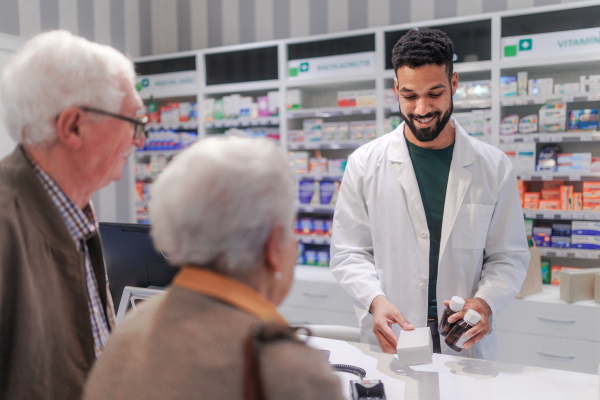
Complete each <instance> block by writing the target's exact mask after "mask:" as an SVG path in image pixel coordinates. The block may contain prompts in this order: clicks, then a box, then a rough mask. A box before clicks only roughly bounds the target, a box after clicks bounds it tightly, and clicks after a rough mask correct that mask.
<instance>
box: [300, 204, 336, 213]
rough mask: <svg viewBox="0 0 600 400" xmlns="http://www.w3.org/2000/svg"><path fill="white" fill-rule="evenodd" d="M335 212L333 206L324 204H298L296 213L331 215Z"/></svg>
mask: <svg viewBox="0 0 600 400" xmlns="http://www.w3.org/2000/svg"><path fill="white" fill-rule="evenodd" d="M334 210H335V206H328V205H325V204H322V205H314V206H313V205H310V204H300V205H299V206H298V212H301V213H314V214H333V211H334Z"/></svg>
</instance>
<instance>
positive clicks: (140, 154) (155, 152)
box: [133, 149, 183, 158]
mask: <svg viewBox="0 0 600 400" xmlns="http://www.w3.org/2000/svg"><path fill="white" fill-rule="evenodd" d="M182 151H183V149H179V150H137V151H134V152H133V154H135V156H136V157H137V158H142V157H148V156H165V157H172V156H176V155H177V154H179V153H181V152H182Z"/></svg>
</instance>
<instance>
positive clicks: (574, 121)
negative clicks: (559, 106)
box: [569, 108, 598, 131]
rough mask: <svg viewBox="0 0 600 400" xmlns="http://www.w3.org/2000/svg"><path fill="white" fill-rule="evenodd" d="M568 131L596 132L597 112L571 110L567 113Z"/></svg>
mask: <svg viewBox="0 0 600 400" xmlns="http://www.w3.org/2000/svg"><path fill="white" fill-rule="evenodd" d="M569 130H570V131H597V130H598V110H596V109H591V108H588V109H585V110H572V111H569Z"/></svg>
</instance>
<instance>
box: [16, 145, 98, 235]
mask: <svg viewBox="0 0 600 400" xmlns="http://www.w3.org/2000/svg"><path fill="white" fill-rule="evenodd" d="M21 150H22V151H23V154H24V155H25V158H27V160H28V161H29V163H30V164H31V166H32V167H33V170H34V171H35V174H36V176H37V178H38V179H39V181H40V182H41V184H42V186H43V187H44V189H45V190H46V192H47V193H48V195H49V196H50V198H51V199H52V202H53V203H54V204H55V205H56V207H57V208H58V211H59V212H60V215H61V216H62V217H63V220H64V221H65V224H66V225H67V228H68V229H69V233H70V234H71V237H72V238H73V240H74V241H75V243H76V244H79V243H80V242H81V241H86V240H88V239H89V238H91V237H92V236H93V235H94V233H95V232H96V229H97V228H96V226H97V221H96V214H95V213H94V208H93V206H92V202H91V201H90V202H89V203H88V204H87V205H86V206H85V207H84V208H83V210H82V209H80V208H79V207H77V205H75V203H73V202H72V201H71V199H69V198H68V197H67V195H66V194H65V193H64V192H63V191H62V189H61V188H60V187H59V186H58V185H57V184H56V182H54V180H53V179H52V178H51V177H50V175H48V173H46V171H44V170H43V169H42V167H40V166H39V164H38V163H37V162H35V160H34V159H33V158H31V156H30V155H29V154H28V153H27V151H26V150H25V149H24V148H23V147H22V146H21Z"/></svg>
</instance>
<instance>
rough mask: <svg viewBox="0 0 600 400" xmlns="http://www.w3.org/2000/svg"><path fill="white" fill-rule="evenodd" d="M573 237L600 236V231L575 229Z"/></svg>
mask: <svg viewBox="0 0 600 400" xmlns="http://www.w3.org/2000/svg"><path fill="white" fill-rule="evenodd" d="M573 235H576V236H600V231H594V230H590V229H574V230H573Z"/></svg>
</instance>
